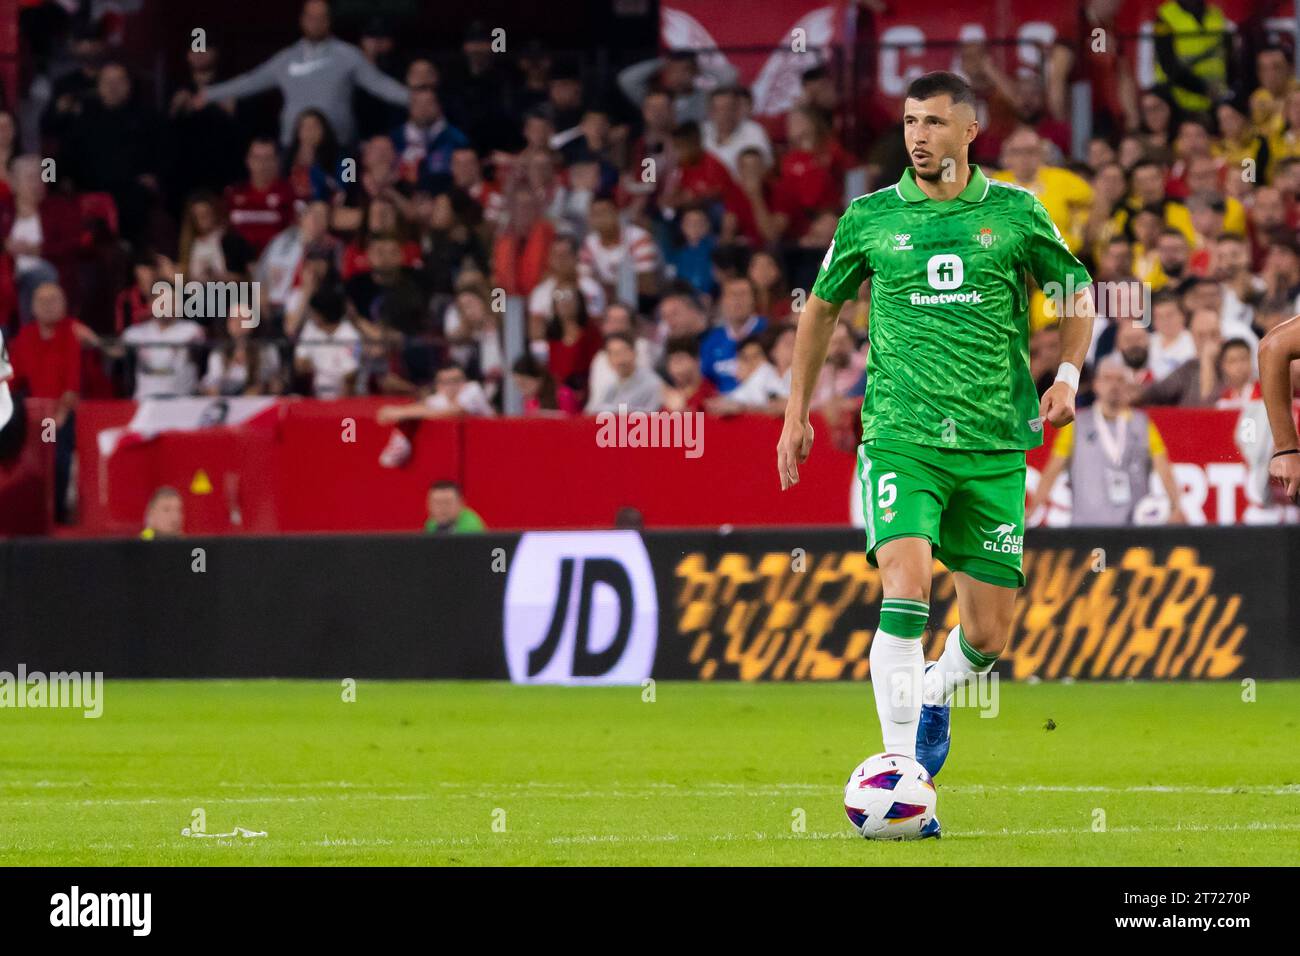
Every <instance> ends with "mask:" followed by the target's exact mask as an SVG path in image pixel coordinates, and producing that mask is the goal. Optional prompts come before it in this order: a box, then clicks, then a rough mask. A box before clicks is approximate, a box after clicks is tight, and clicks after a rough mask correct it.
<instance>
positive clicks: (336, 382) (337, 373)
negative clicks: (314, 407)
mask: <svg viewBox="0 0 1300 956" xmlns="http://www.w3.org/2000/svg"><path fill="white" fill-rule="evenodd" d="M345 308H346V303H345V301H344V298H343V295H342V294H341V293H340V292H339V291H338V290H337V289H322V290H321V291H320V292H317V293H316V294H315V295H313V296H312V297H311V299H310V300H309V301H308V303H307V310H306V311H307V321H306V323H305V324H304V325H303V329H302V333H301V334H300V335H299V336H298V344H297V345H296V346H295V347H294V350H293V367H294V371H295V372H296V373H297V374H298V375H300V376H303V377H305V378H309V379H310V380H311V385H310V392H309V394H311V395H314V396H315V397H316V398H341V397H342V396H344V395H351V394H353V393H354V392H355V391H356V383H357V372H358V371H359V370H360V368H361V362H360V354H361V333H360V332H358V331H357V327H356V326H355V325H353V324H352V323H351V321H349V320H348V319H347V318H346V317H345V316H344V310H345Z"/></svg>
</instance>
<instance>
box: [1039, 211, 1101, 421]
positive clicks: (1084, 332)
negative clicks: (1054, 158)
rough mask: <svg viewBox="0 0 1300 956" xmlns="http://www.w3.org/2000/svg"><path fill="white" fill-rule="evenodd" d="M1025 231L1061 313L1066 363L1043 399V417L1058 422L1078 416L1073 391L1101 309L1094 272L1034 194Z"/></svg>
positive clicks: (1046, 291) (1043, 283) (1043, 282)
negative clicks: (1076, 254) (1096, 299)
mask: <svg viewBox="0 0 1300 956" xmlns="http://www.w3.org/2000/svg"><path fill="white" fill-rule="evenodd" d="M1031 202H1032V205H1031V206H1030V209H1029V224H1028V229H1027V234H1026V259H1027V261H1026V266H1027V267H1028V269H1029V274H1030V275H1031V276H1033V277H1034V280H1035V281H1036V282H1037V283H1038V285H1039V287H1040V288H1041V289H1042V290H1043V292H1044V294H1045V295H1047V297H1048V298H1049V299H1051V300H1053V301H1054V302H1055V303H1056V314H1057V315H1059V316H1061V322H1060V327H1061V364H1060V366H1059V367H1058V368H1057V371H1056V381H1055V382H1053V383H1052V387H1051V388H1049V389H1048V390H1047V391H1045V392H1044V393H1043V397H1042V399H1041V400H1040V401H1039V403H1038V415H1039V417H1040V418H1043V419H1046V420H1047V421H1049V422H1051V423H1052V425H1053V426H1054V427H1056V428H1060V427H1062V426H1064V425H1067V424H1069V423H1070V422H1072V421H1074V395H1075V393H1076V392H1077V391H1078V390H1079V369H1081V368H1083V363H1084V361H1085V360H1086V358H1087V356H1088V346H1089V345H1090V344H1091V343H1092V322H1093V319H1094V318H1095V317H1096V314H1097V310H1096V307H1095V306H1094V304H1093V300H1092V278H1091V277H1090V276H1089V275H1088V270H1087V269H1085V268H1084V267H1083V263H1081V262H1080V261H1079V260H1078V259H1076V258H1075V257H1074V253H1072V252H1070V249H1069V247H1068V246H1067V245H1066V244H1065V240H1064V239H1062V238H1061V231H1060V230H1059V229H1057V228H1056V223H1054V222H1052V217H1051V216H1049V215H1048V214H1047V210H1046V209H1044V208H1043V204H1042V203H1040V202H1039V201H1038V200H1037V199H1032V198H1031Z"/></svg>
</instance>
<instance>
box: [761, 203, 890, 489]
mask: <svg viewBox="0 0 1300 956" xmlns="http://www.w3.org/2000/svg"><path fill="white" fill-rule="evenodd" d="M864 217H865V214H864V213H863V212H862V210H861V209H860V207H858V206H857V205H856V204H855V205H853V206H850V207H849V209H848V211H847V212H845V213H844V215H843V216H841V217H840V221H839V225H837V226H836V227H835V238H834V239H832V240H831V246H830V248H829V249H827V250H826V258H824V259H823V260H822V265H821V270H820V271H819V272H818V273H817V281H816V282H814V283H813V287H812V292H811V294H810V295H809V296H808V302H807V304H806V305H805V306H804V308H803V311H802V312H800V313H799V324H798V325H797V326H796V328H795V335H794V362H793V365H792V366H791V369H790V398H789V400H788V401H787V402H786V405H785V425H784V426H782V428H781V439H780V440H779V441H778V442H777V444H776V468H777V472H778V473H779V475H780V478H781V490H782V491H784V490H785V489H787V488H789V487H790V486H791V485H796V484H798V483H799V466H800V465H802V464H803V463H804V462H805V461H807V460H808V455H809V453H810V452H811V451H812V443H813V430H812V425H811V424H810V423H809V421H808V409H809V406H810V405H811V404H812V393H813V389H814V388H816V386H817V377H818V375H819V374H820V373H821V368H822V366H823V365H824V364H826V352H827V351H828V350H829V348H830V342H831V333H832V332H834V331H835V323H836V321H837V320H838V318H839V311H840V306H841V305H843V304H844V303H845V302H847V301H848V300H849V299H852V298H855V297H856V296H857V294H858V289H859V288H860V287H861V286H862V283H863V282H864V281H866V278H867V276H868V275H869V274H870V268H869V265H868V262H867V251H866V248H867V247H866V242H865V241H864V240H865V238H866V237H865V236H864V234H863V233H864V224H863V222H862V220H863V219H864Z"/></svg>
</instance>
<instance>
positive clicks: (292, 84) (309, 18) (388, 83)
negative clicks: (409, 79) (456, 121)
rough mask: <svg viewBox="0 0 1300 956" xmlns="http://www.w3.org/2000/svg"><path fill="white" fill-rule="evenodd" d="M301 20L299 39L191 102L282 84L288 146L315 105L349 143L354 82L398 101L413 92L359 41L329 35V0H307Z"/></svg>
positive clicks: (282, 125) (196, 103) (283, 138)
mask: <svg viewBox="0 0 1300 956" xmlns="http://www.w3.org/2000/svg"><path fill="white" fill-rule="evenodd" d="M298 22H299V26H301V28H302V39H301V40H299V41H298V42H297V43H295V44H293V45H292V46H288V47H285V48H284V49H283V50H281V51H280V52H279V53H277V54H276V55H275V56H273V57H271V58H270V59H269V60H267V61H266V62H265V63H263V64H262V65H261V66H258V67H256V68H254V69H252V70H250V71H249V72H247V73H245V74H243V75H242V76H237V77H235V78H234V79H230V80H226V81H225V82H224V83H217V84H214V85H213V86H209V87H208V88H207V89H205V90H202V91H200V92H199V93H198V94H197V95H196V96H195V97H194V98H193V99H192V100H191V101H190V103H191V106H192V108H193V109H196V110H197V109H202V108H203V107H204V106H206V105H207V104H208V103H214V102H217V101H220V100H237V99H242V98H243V97H246V96H252V95H254V94H256V93H264V92H266V91H267V90H269V89H272V88H275V87H278V88H279V90H280V93H281V95H282V96H283V97H284V107H283V109H281V111H280V141H281V143H282V144H283V145H285V146H288V145H289V143H290V142H292V140H293V127H294V122H295V121H296V120H297V118H298V115H299V114H300V113H301V112H302V111H303V110H305V109H310V108H312V107H315V108H316V109H318V110H320V111H321V112H322V113H324V114H325V116H326V117H327V118H328V119H329V121H330V125H331V126H333V127H334V132H335V133H336V134H337V135H338V139H339V142H340V143H351V142H352V140H353V137H354V135H355V130H356V124H355V122H354V120H353V116H352V91H353V89H354V88H355V87H358V86H359V87H361V88H362V89H363V90H365V91H366V92H367V93H370V94H371V95H373V96H377V97H379V98H380V99H382V100H387V101H388V102H390V103H393V104H395V105H397V106H405V105H406V104H407V102H408V100H409V98H410V94H409V91H408V90H407V88H406V87H405V86H403V85H402V84H401V83H399V82H397V80H394V79H393V78H392V77H389V76H386V75H385V74H384V73H383V72H381V71H380V70H378V69H377V68H376V67H374V66H373V65H372V64H371V63H370V61H369V60H367V59H366V58H365V56H364V55H363V54H362V52H361V51H360V50H359V49H358V48H357V47H355V46H353V45H352V44H351V43H345V42H343V41H342V40H340V39H338V38H337V37H335V36H331V35H330V9H329V4H328V3H326V2H325V0H307V2H306V3H304V4H303V5H302V15H301V17H300V18H299V21H298Z"/></svg>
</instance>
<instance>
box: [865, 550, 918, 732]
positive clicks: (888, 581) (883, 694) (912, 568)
mask: <svg viewBox="0 0 1300 956" xmlns="http://www.w3.org/2000/svg"><path fill="white" fill-rule="evenodd" d="M875 556H876V561H877V563H878V564H879V566H880V581H881V589H882V592H883V594H884V598H883V600H882V601H881V603H880V626H879V627H878V628H877V629H876V633H875V636H874V637H873V638H872V639H871V656H870V659H871V689H872V692H873V693H874V694H875V698H876V714H877V716H879V718H880V735H881V737H882V738H883V740H884V745H885V752H886V753H896V754H903V755H905V756H908V757H915V756H916V733H917V727H918V723H919V721H920V717H921V692H922V675H923V673H924V669H925V654H924V652H923V651H922V648H921V636H922V634H924V633H925V625H926V622H927V621H928V620H929V617H930V574H931V568H932V567H933V558H932V556H931V552H930V542H929V540H928V539H927V538H919V537H899V538H893V539H891V540H889V541H886V542H885V543H884V544H882V545H880V546H879V547H878V548H877V549H876V552H875Z"/></svg>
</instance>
